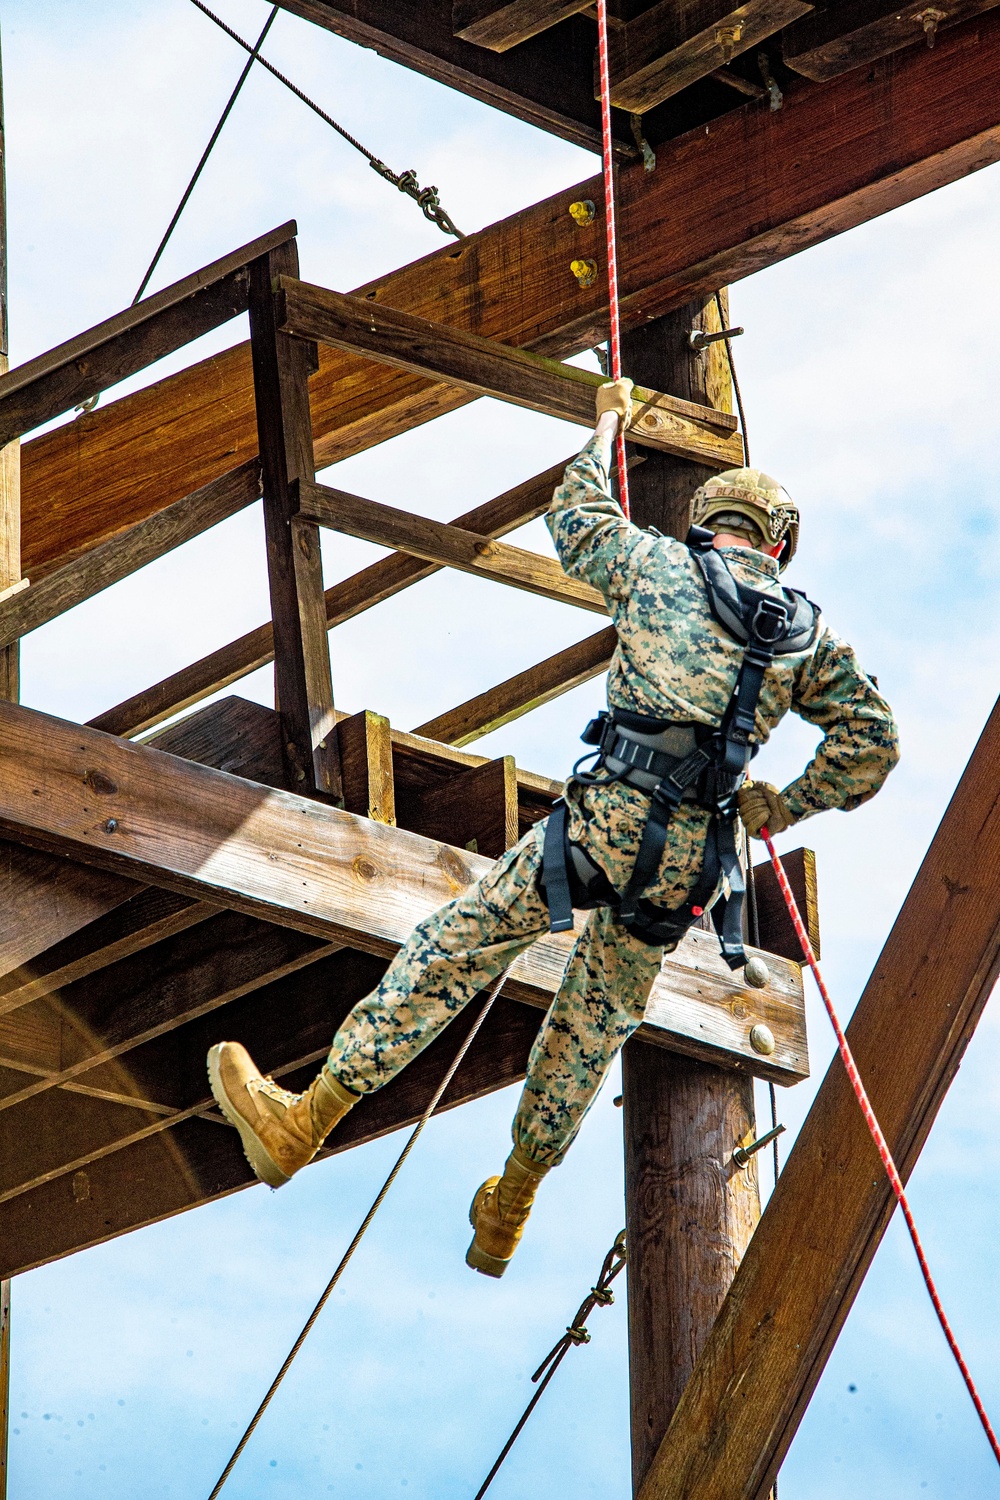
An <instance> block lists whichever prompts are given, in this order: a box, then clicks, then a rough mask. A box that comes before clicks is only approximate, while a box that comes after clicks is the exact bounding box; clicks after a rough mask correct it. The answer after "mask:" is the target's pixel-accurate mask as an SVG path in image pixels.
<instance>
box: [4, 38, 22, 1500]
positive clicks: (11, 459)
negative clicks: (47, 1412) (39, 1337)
mask: <svg viewBox="0 0 1000 1500" xmlns="http://www.w3.org/2000/svg"><path fill="white" fill-rule="evenodd" d="M9 369H10V347H9V344H8V339H7V137H6V133H5V121H4V107H3V63H2V58H0V375H6V373H7V371H8V370H9ZM20 580H21V444H20V442H19V440H18V439H16V438H15V440H14V442H12V443H7V445H6V446H5V447H4V448H2V449H0V594H2V593H3V591H4V590H5V589H9V588H11V587H12V586H13V585H14V584H16V583H19V582H20ZM20 656H21V651H20V642H18V641H13V642H11V644H10V645H9V646H4V647H2V648H0V698H6V699H9V700H10V702H12V703H16V702H17V700H18V697H19V694H20V670H19V667H20ZM9 1431H10V1282H9V1281H0V1500H7V1445H8V1440H9Z"/></svg>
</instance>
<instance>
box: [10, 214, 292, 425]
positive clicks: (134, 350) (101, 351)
mask: <svg viewBox="0 0 1000 1500" xmlns="http://www.w3.org/2000/svg"><path fill="white" fill-rule="evenodd" d="M294 236H295V222H294V220H292V221H290V222H289V223H287V224H282V225H281V226H280V227H279V228H278V229H272V230H271V232H270V234H265V235H261V236H260V238H259V239H256V240H251V241H250V243H249V244H247V245H243V246H241V247H240V249H239V250H234V251H232V252H231V253H230V254H229V255H224V256H223V257H222V259H221V260H217V261H213V263H212V264H211V265H210V266H204V267H202V269H201V270H200V271H195V272H194V274H193V275H191V276H185V277H184V279H183V280H182V281H176V282H174V284H173V286H168V287H166V288H165V289H164V290H163V291H162V292H156V293H155V294H154V295H153V296H152V297H146V298H145V299H144V300H143V301H142V302H138V303H136V304H135V306H134V307H129V308H126V310H125V311H124V312H120V313H116V314H115V316H114V317H113V318H107V319H105V321H104V322H103V323H98V324H97V326H96V327H95V328H89V329H88V330H87V331H86V333H81V334H78V335H77V336H76V337H75V338H72V339H68V340H67V341H66V343H64V344H59V345H57V346H56V348H55V349H50V350H48V351H47V352H46V353H45V354H40V355H38V357H37V358H36V359H30V360H28V361H27V363H26V364H23V365H18V367H17V369H15V370H11V371H10V373H9V374H8V375H3V376H0V443H8V442H10V441H11V440H12V439H13V438H16V437H20V436H21V435H22V434H23V433H25V432H30V431H31V429H32V428H33V427H40V426H41V425H42V423H43V422H48V421H51V419H52V418H53V417H58V416H61V415H62V413H63V412H66V411H69V410H70V408H71V407H72V406H74V405H75V404H76V402H78V401H80V400H83V399H84V398H86V397H88V396H95V395H98V394H99V393H100V392H101V391H105V390H107V389H108V387H109V386H112V385H117V384H118V382H119V381H120V380H125V379H127V378H128V376H130V375H135V374H136V373H137V372H138V371H139V370H144V369H145V368H146V366H147V365H151V364H153V363H155V361H156V360H158V359H162V358H163V357H164V355H166V354H172V353H173V352H174V350H175V349H181V348H183V346H184V345H185V344H189V343H191V342H192V340H193V339H196V338H200V337H201V335H202V334H203V333H208V332H209V330H210V329H212V328H218V326H219V324H220V323H227V322H229V320H230V319H231V318H235V317H238V316H239V314H240V313H242V312H246V310H247V296H248V280H247V267H248V266H249V265H250V263H251V262H252V261H254V260H256V259H257V258H258V256H261V255H265V254H266V253H267V252H268V251H270V250H273V249H274V248H276V247H277V246H280V245H283V244H285V243H287V241H289V240H291V239H293V238H294Z"/></svg>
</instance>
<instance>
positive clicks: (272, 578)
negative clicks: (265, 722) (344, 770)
mask: <svg viewBox="0 0 1000 1500" xmlns="http://www.w3.org/2000/svg"><path fill="white" fill-rule="evenodd" d="M298 269H299V253H298V248H297V246H296V244H295V242H294V241H290V242H289V243H288V244H286V245H281V246H279V248H278V249H277V250H272V251H271V253H270V254H269V255H265V256H263V257H261V259H260V260H255V261H254V262H253V264H252V265H251V267H250V348H251V353H252V356H253V377H254V394H255V401H256V408H257V439H258V443H259V445H260V466H261V480H262V486H263V492H264V540H265V545H266V547H267V577H268V584H269V588H270V595H271V623H272V629H273V633H274V693H275V700H276V707H277V709H278V712H279V713H280V714H281V726H282V747H283V750H284V756H285V763H286V765H287V767H288V774H289V779H290V781H291V782H292V784H293V785H294V786H295V787H296V790H301V791H304V792H315V793H317V794H318V795H320V796H325V797H331V798H333V799H334V800H339V799H340V797H341V785H340V757H339V755H338V754H337V744H336V738H335V735H334V725H335V719H334V715H333V682H332V680H331V676H330V643H329V639H328V637H327V625H326V602H325V599H324V597H323V561H322V558H321V556H320V544H319V528H318V527H317V526H315V525H310V524H309V523H308V522H305V521H302V520H296V521H295V523H294V524H293V517H294V516H295V513H296V504H297V493H298V486H299V484H300V483H302V484H305V483H307V482H308V481H311V480H312V479H313V478H314V469H313V440H312V425H311V420H310V415H309V384H308V377H309V370H310V367H311V366H312V364H313V359H312V355H313V352H314V351H312V350H311V348H310V347H309V346H308V345H307V344H304V343H303V342H302V341H301V340H297V339H293V338H289V336H288V335H287V334H286V333H283V332H281V330H280V329H279V328H278V326H277V323H276V320H275V301H276V298H275V295H274V292H273V290H272V288H273V286H274V284H275V282H276V281H277V280H279V279H280V278H281V277H282V275H283V274H286V275H298Z"/></svg>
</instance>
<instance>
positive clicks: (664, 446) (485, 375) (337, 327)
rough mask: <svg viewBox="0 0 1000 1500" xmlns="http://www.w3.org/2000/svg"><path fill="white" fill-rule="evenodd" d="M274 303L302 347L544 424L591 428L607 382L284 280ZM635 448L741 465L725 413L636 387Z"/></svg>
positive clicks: (589, 373) (631, 433)
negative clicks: (373, 365) (540, 416)
mask: <svg viewBox="0 0 1000 1500" xmlns="http://www.w3.org/2000/svg"><path fill="white" fill-rule="evenodd" d="M279 287H280V290H279V293H278V296H277V299H276V301H277V319H278V326H279V327H281V328H284V329H286V330H287V331H288V332H289V333H292V334H295V335H297V336H298V337H299V338H303V339H317V340H319V341H320V342H321V343H324V344H327V345H332V346H333V348H335V349H344V350H346V351H347V352H348V353H351V354H356V353H365V354H367V355H369V356H370V357H371V358H372V359H376V360H378V361H379V362H380V363H382V364H388V365H392V366H393V367H394V368H396V369H399V370H404V371H406V372H407V373H409V374H411V375H426V376H430V377H432V378H435V379H444V380H447V381H448V382H449V383H450V384H451V383H454V384H456V385H460V386H462V387H463V389H465V390H467V391H471V392H473V394H474V395H477V396H495V397H498V398H499V399H500V400H502V401H511V402H513V403H514V404H515V405H516V406H525V407H527V408H528V409H529V410H530V411H540V412H543V413H544V414H545V415H546V416H550V417H561V418H562V419H563V420H564V421H567V422H579V423H580V425H581V426H583V427H592V426H593V425H594V398H595V394H596V391H597V389H598V387H599V386H600V385H601V384H602V382H603V381H604V378H605V377H604V376H603V375H601V374H599V373H598V372H597V371H594V370H581V369H579V368H578V367H577V366H576V365H566V364H562V363H560V361H559V360H555V359H548V358H546V356H545V355H543V354H535V353H532V352H531V351H530V350H525V349H515V348H513V347H512V346H511V345H509V344H502V343H499V342H497V341H495V340H493V339H484V338H480V337H479V336H478V335H477V334H474V333H466V332H464V331H463V330H462V329H456V328H449V327H447V326H446V325H445V324H442V323H432V322H431V321H430V319H429V318H420V317H417V316H415V315H414V314H413V313H407V312H400V311H399V310H398V309H397V308H392V307H382V306H379V305H377V304H376V305H374V306H373V305H372V303H371V302H370V301H369V300H368V299H366V298H361V297H351V296H346V295H344V294H343V293H342V292H334V291H331V290H329V289H328V288H327V287H321V286H313V285H311V284H310V283H309V282H307V281H296V280H294V279H292V278H291V277H288V276H282V277H281V280H280V282H279ZM632 401H633V406H634V409H635V416H634V418H633V421H632V425H631V427H630V428H629V436H630V437H631V439H632V441H633V442H634V443H640V444H643V445H644V446H647V447H650V448H655V449H659V450H660V451H661V452H663V453H676V454H678V455H679V456H680V457H682V458H692V459H700V460H701V461H702V462H704V463H712V464H716V465H717V466H718V467H719V468H729V467H732V466H733V465H735V464H739V463H741V462H742V460H743V447H742V441H741V439H739V438H734V437H733V436H732V434H733V432H734V431H735V428H736V420H735V418H734V417H732V416H731V415H730V414H729V413H728V412H717V411H714V410H713V409H712V408H711V407H707V406H704V407H702V406H695V405H694V404H693V403H691V402H689V401H680V400H678V399H677V397H675V396H667V395H663V394H662V393H661V392H659V391H653V390H647V389H646V388H645V387H643V386H637V387H636V389H635V390H634V391H633V392H632Z"/></svg>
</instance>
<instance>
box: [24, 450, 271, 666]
mask: <svg viewBox="0 0 1000 1500" xmlns="http://www.w3.org/2000/svg"><path fill="white" fill-rule="evenodd" d="M3 451H4V452H6V451H7V450H6V449H4V450H3ZM2 466H3V453H0V475H2ZM0 484H2V479H0ZM260 492H261V485H260V464H259V462H258V461H257V459H255V458H252V459H249V460H248V461H247V462H246V463H245V464H241V465H240V467H239V468H238V469H232V470H231V471H230V472H229V473H228V474H223V476H222V478H221V479H213V480H212V481H211V482H210V483H209V484H206V485H204V486H203V487H202V488H201V489H200V490H195V492H194V494H193V495H186V496H185V498H184V499H183V500H175V501H174V503H173V505H168V506H167V508H166V510H161V511H158V512H156V513H155V514H153V515H151V516H149V517H147V519H146V520H145V521H140V522H139V523H138V524H137V525H135V526H130V527H129V528H128V530H127V531H123V532H122V533H121V534H120V535H119V536H116V537H112V538H111V540H110V541H107V542H104V543H102V544H101V545H100V546H98V547H95V548H94V549H93V551H91V552H85V553H83V554H82V555H81V556H80V557H78V558H76V559H74V561H72V562H69V563H67V564H66V565H65V566H64V567H62V568H57V569H56V571H55V572H54V573H49V574H48V575H47V576H46V577H45V578H44V579H43V580H42V581H41V582H40V583H36V584H33V585H31V586H29V587H28V588H25V589H22V590H21V591H20V592H19V593H16V594H13V595H11V596H10V597H8V598H6V599H0V647H7V646H9V645H12V644H13V643H15V642H16V641H18V640H19V639H20V638H21V636H23V635H28V634H30V632H31V631H32V630H37V629H38V628H39V627H40V626H41V625H46V624H48V622H49V621H50V620H54V619H55V618H56V616H57V615H61V614H64V613H65V611H66V610H68V609H74V608H75V607H76V605H78V604H82V603H83V601H84V600H85V599H92V598H93V597H94V595H95V594H99V593H100V592H101V591H102V590H103V589H106V588H110V587H111V585H112V584H115V583H120V582H121V580H122V579H123V578H128V577H129V576H130V574H132V573H135V572H137V571H138V569H139V568H144V567H145V566H146V564H147V563H151V562H154V561H155V560H156V558H158V557H163V556H164V555H165V554H166V553H167V552H171V551H173V549H174V548H175V547H180V546H181V545H182V544H183V543H184V542H187V541H190V540H191V538H192V537H196V536H200V535H201V534H202V532H204V531H208V530H209V528H210V527H212V526H217V525H218V523H219V522H220V521H225V520H227V519H228V517H229V516H234V515H236V514H237V512H238V511H241V510H244V509H245V508H246V506H248V505H252V504H253V503H254V501H255V500H259V499H260Z"/></svg>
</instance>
